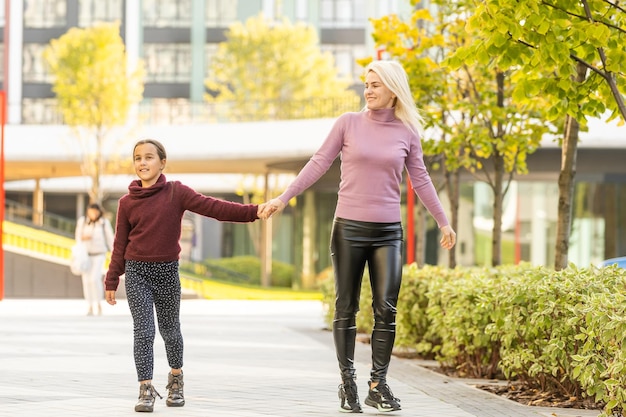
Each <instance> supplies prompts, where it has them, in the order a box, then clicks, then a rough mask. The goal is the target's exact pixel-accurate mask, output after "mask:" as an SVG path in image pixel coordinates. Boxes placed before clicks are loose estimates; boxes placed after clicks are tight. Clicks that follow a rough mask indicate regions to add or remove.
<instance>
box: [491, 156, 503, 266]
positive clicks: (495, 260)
mask: <svg viewBox="0 0 626 417" xmlns="http://www.w3.org/2000/svg"><path fill="white" fill-rule="evenodd" d="M493 166H494V176H493V178H494V183H493V185H492V190H493V234H492V238H491V265H492V266H498V265H501V264H502V212H503V210H502V206H503V202H504V194H503V191H502V190H503V188H504V159H503V158H502V156H501V155H500V154H499V153H496V154H495V155H494V156H493Z"/></svg>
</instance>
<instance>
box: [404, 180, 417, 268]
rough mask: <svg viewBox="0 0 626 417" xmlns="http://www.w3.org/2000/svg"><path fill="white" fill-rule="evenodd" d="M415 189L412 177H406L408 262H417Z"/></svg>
mask: <svg viewBox="0 0 626 417" xmlns="http://www.w3.org/2000/svg"><path fill="white" fill-rule="evenodd" d="M414 208H415V191H413V184H411V179H410V178H409V177H408V175H407V177H406V263H407V264H412V263H413V262H415V219H414V217H415V216H413V213H414V211H415V210H414Z"/></svg>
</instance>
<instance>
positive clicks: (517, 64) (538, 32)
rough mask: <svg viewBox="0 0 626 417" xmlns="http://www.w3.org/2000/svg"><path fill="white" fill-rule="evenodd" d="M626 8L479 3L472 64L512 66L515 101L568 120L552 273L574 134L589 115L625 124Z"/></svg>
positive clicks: (462, 54)
mask: <svg viewBox="0 0 626 417" xmlns="http://www.w3.org/2000/svg"><path fill="white" fill-rule="evenodd" d="M625 27H626V9H625V8H624V7H623V6H622V5H620V4H619V1H615V0H550V1H545V0H527V1H524V2H510V1H508V0H488V1H476V10H475V13H474V15H473V16H472V17H471V19H470V20H469V22H468V25H467V29H468V31H469V33H471V35H472V45H470V46H468V47H467V48H463V49H461V50H459V51H457V57H458V58H459V59H462V60H466V61H469V62H476V63H478V64H483V65H487V64H488V65H491V66H492V67H494V68H498V69H500V70H507V69H511V68H514V69H516V71H517V74H518V75H517V82H516V86H515V91H514V93H513V94H514V97H515V99H516V101H518V102H520V103H528V102H531V101H533V100H535V99H536V98H537V96H538V95H541V96H542V97H543V98H544V100H546V101H547V102H548V104H549V106H550V110H549V111H548V112H547V113H546V116H547V119H548V120H550V121H555V120H565V122H564V128H563V132H564V133H563V139H562V153H561V171H560V175H559V203H558V220H557V237H556V239H557V241H556V257H555V263H554V266H555V269H557V270H559V269H563V268H565V267H566V266H567V263H568V261H567V252H568V249H569V236H570V229H571V218H572V198H573V191H574V178H575V175H576V154H577V147H578V140H579V136H578V133H579V130H580V129H586V124H587V117H602V116H603V115H605V114H607V113H608V114H609V117H608V120H609V121H610V120H612V119H615V118H621V122H622V123H623V122H624V120H626V105H625V104H624V91H626V50H624V45H625V44H626V29H624V28H625Z"/></svg>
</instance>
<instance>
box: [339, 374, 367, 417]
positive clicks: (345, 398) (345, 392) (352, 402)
mask: <svg viewBox="0 0 626 417" xmlns="http://www.w3.org/2000/svg"><path fill="white" fill-rule="evenodd" d="M338 394H339V399H340V400H341V404H339V411H341V412H342V413H362V412H363V410H362V409H361V404H360V403H359V394H357V387H356V382H354V380H353V379H347V380H345V381H343V384H340V385H339V393H338Z"/></svg>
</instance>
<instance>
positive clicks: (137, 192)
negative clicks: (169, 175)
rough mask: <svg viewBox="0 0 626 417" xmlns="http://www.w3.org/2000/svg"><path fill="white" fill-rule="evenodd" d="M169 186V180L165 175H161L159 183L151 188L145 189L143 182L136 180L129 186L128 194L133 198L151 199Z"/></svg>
mask: <svg viewBox="0 0 626 417" xmlns="http://www.w3.org/2000/svg"><path fill="white" fill-rule="evenodd" d="M166 184H167V180H166V179H165V175H163V174H161V175H160V176H159V178H158V179H157V182H155V183H154V184H152V185H151V186H150V187H147V188H144V187H142V186H141V180H134V181H133V182H131V183H130V185H129V186H128V194H129V195H130V196H131V197H132V198H145V197H150V196H151V195H154V194H156V193H158V192H159V191H161V190H162V189H163V188H164V187H165V185H166Z"/></svg>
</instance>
